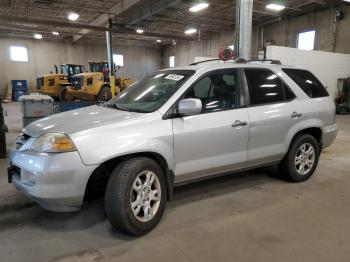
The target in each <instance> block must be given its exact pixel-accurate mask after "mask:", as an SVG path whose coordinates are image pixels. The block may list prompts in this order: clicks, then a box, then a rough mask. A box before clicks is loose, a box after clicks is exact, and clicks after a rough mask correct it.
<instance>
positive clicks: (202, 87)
mask: <svg viewBox="0 0 350 262" xmlns="http://www.w3.org/2000/svg"><path fill="white" fill-rule="evenodd" d="M237 87H238V74H237V70H233V69H230V70H220V71H215V72H213V73H210V74H208V75H206V76H204V77H203V78H201V79H200V80H199V81H198V82H197V83H196V84H194V86H192V87H191V88H190V89H189V90H188V91H187V92H186V94H185V96H184V97H185V98H198V99H200V100H201V101H202V105H203V109H202V112H213V111H220V110H227V109H233V108H236V88H237Z"/></svg>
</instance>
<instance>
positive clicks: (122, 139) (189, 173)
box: [8, 61, 337, 235]
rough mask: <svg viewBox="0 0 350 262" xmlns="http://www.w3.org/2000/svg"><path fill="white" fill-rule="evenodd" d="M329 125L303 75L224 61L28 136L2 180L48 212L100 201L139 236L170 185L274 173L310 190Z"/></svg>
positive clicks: (142, 86) (318, 90) (159, 210)
mask: <svg viewBox="0 0 350 262" xmlns="http://www.w3.org/2000/svg"><path fill="white" fill-rule="evenodd" d="M334 120H335V106H334V103H333V101H332V98H331V97H329V95H328V93H327V91H326V89H325V88H324V86H323V85H322V84H321V83H320V81H319V80H318V79H317V78H316V77H315V76H314V75H313V74H312V73H310V72H309V71H307V70H304V69H299V68H295V67H290V66H284V65H280V64H276V63H271V64H269V63H266V62H241V63H232V62H222V61H221V62H207V63H200V64H193V65H190V66H186V67H179V68H171V69H165V70H160V71H158V72H155V73H153V74H151V75H149V76H146V77H145V78H143V79H142V80H140V81H138V82H136V83H135V84H134V85H132V86H131V87H129V88H128V89H127V90H125V91H124V92H122V93H121V94H120V95H118V96H117V97H114V98H113V99H112V100H110V101H108V102H106V103H105V104H103V105H102V106H90V107H86V108H82V109H79V110H73V111H69V112H66V113H61V114H57V115H53V116H50V117H46V118H43V119H41V120H39V121H36V122H34V123H32V124H30V125H28V126H27V127H25V129H24V130H23V134H22V135H21V136H19V137H18V139H17V141H16V144H15V146H14V148H13V149H12V151H11V156H10V165H9V169H8V175H9V181H10V182H12V183H13V185H14V186H15V187H16V188H17V189H18V190H19V191H21V192H22V193H24V194H26V195H28V196H29V197H31V198H32V199H34V200H35V201H37V202H38V203H39V204H40V205H41V206H43V207H44V208H46V209H49V210H53V211H76V210H79V208H80V207H81V205H82V203H83V202H84V201H85V200H88V199H90V198H92V197H94V196H96V195H98V194H103V196H104V199H105V211H106V215H107V218H108V219H109V221H110V223H111V224H112V225H113V226H114V227H116V228H118V229H121V230H123V231H126V232H128V233H131V234H135V235H141V234H144V233H146V232H148V231H150V230H151V229H153V228H154V227H155V226H156V225H157V224H158V223H159V221H160V219H161V217H162V215H163V213H164V210H165V206H166V202H167V200H168V199H171V197H172V193H173V187H174V186H176V185H180V184H183V183H189V182H192V181H196V180H199V179H204V178H208V177H211V176H214V175H222V174H232V173H234V172H238V171H242V170H247V169H252V168H256V167H261V166H268V165H275V164H278V165H279V168H280V170H281V173H282V174H283V176H284V177H285V178H286V179H288V180H289V181H292V182H302V181H305V180H307V179H308V178H309V177H310V176H311V175H312V174H313V173H314V171H315V169H316V166H317V163H318V160H319V156H320V152H321V149H322V148H325V147H327V146H329V145H330V144H331V143H332V142H333V140H334V139H335V137H336V134H337V126H336V124H335V123H334Z"/></svg>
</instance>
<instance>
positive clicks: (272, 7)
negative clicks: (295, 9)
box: [266, 3, 286, 11]
mask: <svg viewBox="0 0 350 262" xmlns="http://www.w3.org/2000/svg"><path fill="white" fill-rule="evenodd" d="M266 8H267V9H270V10H274V11H282V10H283V9H284V8H286V7H285V6H284V5H281V4H274V3H271V4H268V5H266Z"/></svg>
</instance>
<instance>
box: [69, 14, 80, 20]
mask: <svg viewBox="0 0 350 262" xmlns="http://www.w3.org/2000/svg"><path fill="white" fill-rule="evenodd" d="M78 18H79V14H77V13H74V12H73V13H69V14H68V19H69V20H70V21H77V20H78Z"/></svg>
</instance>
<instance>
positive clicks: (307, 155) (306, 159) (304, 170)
mask: <svg viewBox="0 0 350 262" xmlns="http://www.w3.org/2000/svg"><path fill="white" fill-rule="evenodd" d="M314 163H315V149H314V147H313V145H311V144H310V143H304V144H302V145H300V147H299V148H298V150H297V153H296V155H295V162H294V164H295V169H296V171H297V173H298V174H299V175H301V176H305V175H307V174H308V173H309V172H310V171H311V169H312V167H313V166H314Z"/></svg>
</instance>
